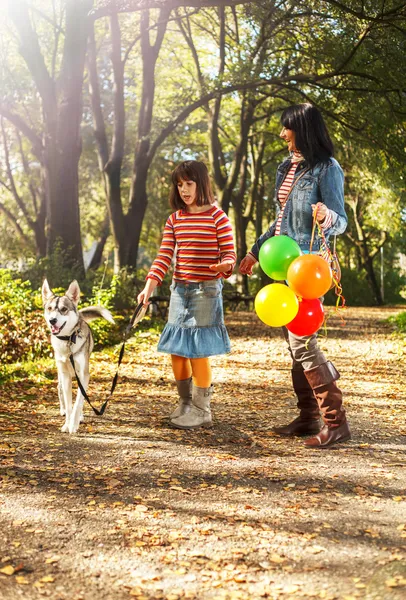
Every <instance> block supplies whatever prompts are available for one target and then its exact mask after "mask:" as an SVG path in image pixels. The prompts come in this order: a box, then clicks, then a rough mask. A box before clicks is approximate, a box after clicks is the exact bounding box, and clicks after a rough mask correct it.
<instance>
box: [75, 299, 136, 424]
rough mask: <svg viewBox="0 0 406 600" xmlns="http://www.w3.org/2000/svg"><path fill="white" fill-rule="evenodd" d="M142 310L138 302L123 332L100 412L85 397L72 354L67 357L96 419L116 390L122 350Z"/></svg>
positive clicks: (83, 391) (101, 413) (84, 392)
mask: <svg viewBox="0 0 406 600" xmlns="http://www.w3.org/2000/svg"><path fill="white" fill-rule="evenodd" d="M143 309H145V310H146V307H145V306H144V304H143V303H142V302H140V303H139V304H138V305H137V307H136V309H135V311H134V313H133V315H132V317H131V319H130V322H129V324H128V325H127V327H126V329H125V331H124V341H123V344H122V346H121V349H120V354H119V357H118V364H117V371H116V374H115V375H114V378H113V382H112V384H111V389H110V394H109V395H108V397H107V399H106V400H105V401H104V402H103V404H102V405H101V408H100V410H98V409H97V408H95V407H94V406H93V404H92V403H91V401H90V398H89V396H88V395H87V393H86V390H85V388H84V387H83V385H82V382H81V381H80V379H79V377H78V374H77V373H76V368H75V361H74V359H73V354H72V353H71V354H70V356H69V360H70V364H71V365H72V367H73V372H74V373H75V377H76V381H77V384H78V387H79V389H80V391H81V392H82V395H83V397H84V398H85V400H86V401H87V403H88V404H89V406H90V407H91V408H92V410H93V412H94V413H95V414H96V415H97V416H98V417H101V416H102V415H103V414H104V411H105V410H106V408H107V404H108V401H109V400H110V398H111V396H112V395H113V392H114V390H115V389H116V385H117V380H118V371H119V368H120V365H121V361H122V360H123V356H124V348H125V344H126V341H127V340H128V338H129V337H130V333H131V329H132V328H133V326H134V323H135V320H136V318H137V317H138V316H139V315H140V314H141V312H142V310H143Z"/></svg>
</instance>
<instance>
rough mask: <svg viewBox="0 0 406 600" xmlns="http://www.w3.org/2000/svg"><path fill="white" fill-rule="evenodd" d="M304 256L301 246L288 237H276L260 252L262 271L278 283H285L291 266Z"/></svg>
mask: <svg viewBox="0 0 406 600" xmlns="http://www.w3.org/2000/svg"><path fill="white" fill-rule="evenodd" d="M301 254H302V252H301V250H300V246H299V244H298V243H297V242H295V240H292V238H290V237H288V236H287V235H275V236H273V237H271V238H269V239H268V240H266V242H264V243H263V244H262V246H261V248H260V251H259V264H260V265H261V269H262V270H263V271H264V272H265V273H266V274H267V275H268V277H271V279H275V280H276V281H285V279H286V275H287V272H288V268H289V265H290V263H291V262H292V261H294V260H295V258H297V257H298V256H300V255H301Z"/></svg>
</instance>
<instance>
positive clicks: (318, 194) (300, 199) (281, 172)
mask: <svg viewBox="0 0 406 600" xmlns="http://www.w3.org/2000/svg"><path fill="white" fill-rule="evenodd" d="M290 165H291V161H290V158H289V159H287V160H285V161H284V162H283V163H281V164H280V165H279V167H278V170H277V173H276V186H275V198H274V199H275V202H276V205H277V216H278V213H279V212H280V210H281V205H280V203H279V200H278V199H277V198H278V191H279V188H280V186H281V184H282V182H283V180H284V179H285V176H286V173H287V172H288V171H289V168H290ZM306 168H307V167H306V163H305V161H303V162H301V163H299V165H298V168H297V170H296V173H295V176H294V181H295V180H296V178H297V177H299V175H300V174H301V172H302V171H303V169H306ZM317 202H323V203H324V204H325V205H326V206H327V207H328V208H329V209H330V211H331V216H332V225H331V227H330V228H328V229H326V230H324V234H325V236H326V238H327V240H328V238H329V237H330V236H331V235H339V234H340V233H343V232H344V231H345V229H346V227H347V222H348V219H347V215H346V213H345V209H344V173H343V170H342V168H341V167H340V165H339V164H338V162H337V161H336V160H335V159H334V158H330V159H329V160H328V162H325V163H318V164H317V165H316V166H315V167H313V168H312V169H310V170H309V171H307V172H306V173H305V174H304V175H303V176H302V177H301V178H300V180H299V181H298V182H297V184H295V186H294V188H293V189H292V192H291V193H290V195H289V198H288V200H287V202H286V206H285V210H284V213H283V217H282V223H281V231H280V233H281V235H288V236H289V237H291V238H293V239H294V240H296V241H297V243H298V244H299V246H300V248H301V249H302V251H303V252H309V249H310V240H311V236H312V227H313V216H312V206H311V205H312V204H317ZM276 221H277V218H276V219H275V221H274V222H273V223H272V224H271V225H270V227H269V229H268V231H266V232H265V233H263V234H262V235H261V236H260V237H259V238H258V239H257V241H256V242H255V244H254V245H253V247H252V248H251V253H252V254H253V255H254V256H255V258H257V259H258V254H259V249H260V247H261V246H262V244H263V243H264V242H265V241H266V240H267V239H268V238H270V237H272V236H273V235H275V227H276ZM319 246H320V239H319V238H318V236H317V235H316V236H315V240H314V242H313V247H312V251H318V249H319Z"/></svg>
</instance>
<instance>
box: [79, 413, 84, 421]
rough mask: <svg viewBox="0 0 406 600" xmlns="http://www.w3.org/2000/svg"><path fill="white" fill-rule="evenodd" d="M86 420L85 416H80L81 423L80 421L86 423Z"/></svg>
mask: <svg viewBox="0 0 406 600" xmlns="http://www.w3.org/2000/svg"><path fill="white" fill-rule="evenodd" d="M84 420H85V417H84V416H83V414H81V415H80V419H79V421H80V422H81V423H83V421H84Z"/></svg>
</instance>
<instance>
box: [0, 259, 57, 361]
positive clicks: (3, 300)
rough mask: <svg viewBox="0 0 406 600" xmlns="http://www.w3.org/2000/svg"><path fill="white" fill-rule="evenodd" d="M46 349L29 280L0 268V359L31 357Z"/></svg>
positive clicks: (44, 332) (38, 306) (46, 342)
mask: <svg viewBox="0 0 406 600" xmlns="http://www.w3.org/2000/svg"><path fill="white" fill-rule="evenodd" d="M46 351H48V352H49V341H48V338H47V335H46V328H45V324H44V319H43V317H42V311H41V310H40V303H39V297H35V296H34V295H33V293H32V289H31V286H30V283H29V282H28V281H22V280H21V279H13V277H12V274H11V272H10V271H8V270H6V269H0V362H1V363H11V362H15V361H18V360H21V359H23V358H24V359H30V360H32V359H34V358H35V357H37V356H41V355H43V354H45V352H46Z"/></svg>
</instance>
